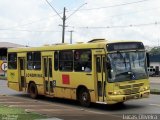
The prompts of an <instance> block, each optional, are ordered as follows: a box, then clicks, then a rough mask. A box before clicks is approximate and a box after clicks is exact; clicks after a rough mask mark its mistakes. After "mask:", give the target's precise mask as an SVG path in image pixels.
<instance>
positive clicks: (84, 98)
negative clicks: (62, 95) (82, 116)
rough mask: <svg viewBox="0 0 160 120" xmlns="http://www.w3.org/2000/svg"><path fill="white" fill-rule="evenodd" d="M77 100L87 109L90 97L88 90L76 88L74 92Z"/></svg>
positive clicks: (80, 87) (81, 86) (82, 87)
mask: <svg viewBox="0 0 160 120" xmlns="http://www.w3.org/2000/svg"><path fill="white" fill-rule="evenodd" d="M76 95H77V100H78V101H79V102H80V104H81V105H82V106H84V107H89V106H90V103H91V97H90V93H89V90H88V89H87V87H85V86H84V85H80V86H78V88H77V90H76Z"/></svg>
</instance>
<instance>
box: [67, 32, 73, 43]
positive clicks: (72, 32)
mask: <svg viewBox="0 0 160 120" xmlns="http://www.w3.org/2000/svg"><path fill="white" fill-rule="evenodd" d="M68 32H70V44H72V33H73V32H74V31H73V30H71V31H68Z"/></svg>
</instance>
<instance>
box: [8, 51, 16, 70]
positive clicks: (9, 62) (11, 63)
mask: <svg viewBox="0 0 160 120" xmlns="http://www.w3.org/2000/svg"><path fill="white" fill-rule="evenodd" d="M13 54H14V55H15V57H14V59H15V60H14V61H12V60H10V55H13ZM13 63H14V64H15V67H13ZM10 65H11V66H12V68H11V67H10ZM8 69H10V70H16V69H17V53H8Z"/></svg>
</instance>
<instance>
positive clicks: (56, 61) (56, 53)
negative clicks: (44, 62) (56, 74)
mask: <svg viewBox="0 0 160 120" xmlns="http://www.w3.org/2000/svg"><path fill="white" fill-rule="evenodd" d="M58 59H59V58H58V52H57V51H56V52H55V53H54V70H58V66H59V64H58Z"/></svg>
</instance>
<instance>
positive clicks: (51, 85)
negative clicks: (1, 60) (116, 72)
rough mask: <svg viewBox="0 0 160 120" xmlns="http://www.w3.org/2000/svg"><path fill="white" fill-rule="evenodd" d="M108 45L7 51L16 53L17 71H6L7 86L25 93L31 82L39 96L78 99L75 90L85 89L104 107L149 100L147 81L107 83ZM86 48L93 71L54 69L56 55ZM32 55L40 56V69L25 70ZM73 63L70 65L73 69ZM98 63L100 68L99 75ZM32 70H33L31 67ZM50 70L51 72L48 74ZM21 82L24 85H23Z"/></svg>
mask: <svg viewBox="0 0 160 120" xmlns="http://www.w3.org/2000/svg"><path fill="white" fill-rule="evenodd" d="M124 42H126V41H124ZM127 42H128V41H127ZM107 43H109V42H106V41H105V42H98V43H87V44H76V45H53V46H43V47H33V48H14V49H9V50H8V54H11V53H17V69H15V70H12V69H8V71H7V74H8V87H9V88H11V89H14V90H17V91H25V92H28V89H29V84H30V83H31V82H34V83H35V84H36V86H37V90H38V94H40V95H46V96H50V97H59V98H67V99H74V100H77V94H78V93H77V92H78V91H77V90H78V88H79V87H81V86H83V87H85V88H86V89H88V91H89V94H90V98H91V102H94V103H96V102H97V103H104V104H114V103H118V102H124V101H126V100H129V99H137V98H143V97H144V98H145V97H148V96H149V93H150V90H149V80H148V79H138V80H132V81H123V82H114V83H110V82H108V73H107V70H106V69H107V68H105V67H106V58H107V54H108V51H107V50H106V44H107ZM111 43H112V42H111ZM115 43H117V42H115ZM121 43H123V42H121ZM86 49H90V50H91V58H92V61H91V63H92V64H91V66H92V69H91V71H90V72H87V71H86V72H85V71H84V70H83V71H80V72H78V71H75V70H74V69H73V70H72V71H62V70H60V69H57V70H55V56H54V55H55V52H58V53H59V52H60V51H67V50H71V51H72V52H73V55H74V54H75V53H74V51H75V50H86ZM34 52H40V54H41V56H40V58H41V61H39V62H41V63H40V67H41V68H40V69H39V68H38V69H37V70H36V69H28V68H27V66H28V64H29V62H30V61H29V60H28V59H30V58H29V57H28V53H30V54H32V53H34ZM34 59H36V58H34ZM58 60H59V58H58ZM73 61H74V57H73ZM98 61H99V62H98ZM23 62H24V63H23ZM36 62H37V61H36ZM22 63H23V64H24V68H25V69H24V70H23V69H21V66H22ZM33 64H34V63H33ZM74 64H75V63H74V62H73V66H74ZM97 64H99V66H100V69H101V70H100V71H99V72H98V68H97ZM58 65H59V62H58ZM32 67H33V68H34V66H32ZM58 67H60V65H59V66H58ZM82 69H84V68H82ZM50 71H52V72H51V73H50ZM22 82H24V83H23V84H22ZM22 86H23V87H22ZM127 87H128V88H127ZM135 91H136V92H135ZM134 92H135V93H134Z"/></svg>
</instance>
